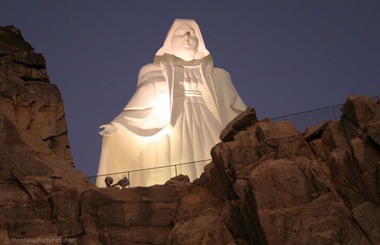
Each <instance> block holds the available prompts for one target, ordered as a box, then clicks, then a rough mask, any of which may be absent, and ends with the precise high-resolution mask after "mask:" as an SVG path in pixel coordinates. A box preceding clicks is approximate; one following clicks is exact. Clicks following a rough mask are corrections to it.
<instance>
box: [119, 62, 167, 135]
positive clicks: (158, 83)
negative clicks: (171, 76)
mask: <svg viewBox="0 0 380 245" xmlns="http://www.w3.org/2000/svg"><path fill="white" fill-rule="evenodd" d="M169 111H170V104H169V88H168V83H167V80H166V77H165V75H164V70H163V68H162V66H161V65H160V64H149V65H146V66H144V67H142V68H141V70H140V72H139V77H138V82H137V89H136V92H135V94H134V95H133V96H132V98H131V100H130V101H129V102H128V104H127V105H126V106H125V107H124V109H123V111H122V112H121V113H120V114H119V115H118V116H117V117H116V118H115V119H114V120H113V121H112V122H113V123H119V124H122V125H123V126H125V127H126V128H128V129H129V130H130V131H132V132H134V133H136V134H139V135H152V134H154V133H156V132H158V131H159V130H161V129H162V128H163V127H165V126H166V125H167V124H168V123H169V121H170V115H169Z"/></svg>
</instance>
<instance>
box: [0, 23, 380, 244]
mask: <svg viewBox="0 0 380 245" xmlns="http://www.w3.org/2000/svg"><path fill="white" fill-rule="evenodd" d="M0 65H1V66H0V106H1V107H0V132H1V133H0V146H1V147H0V156H1V157H0V170H1V171H0V188H1V194H2V195H0V206H1V209H0V244H13V243H19V244H30V243H33V244H50V243H53V244H54V243H56V244H378V243H380V235H379V234H380V200H379V199H380V182H379V181H380V170H379V169H380V166H379V164H380V144H379V143H380V126H379V125H380V104H379V102H378V101H374V100H372V99H371V98H369V97H367V96H361V97H359V96H350V97H349V98H348V99H347V101H346V103H345V105H344V106H343V107H342V109H341V110H342V113H343V115H342V117H341V118H340V120H336V121H330V122H326V123H323V124H321V125H316V126H311V127H309V128H308V129H307V130H306V132H304V133H303V134H301V133H299V132H298V131H297V130H296V128H295V127H294V126H293V125H292V124H291V123H290V122H286V121H285V122H271V121H270V120H268V119H263V120H260V121H258V120H257V118H256V114H255V110H254V109H252V108H248V109H247V111H246V112H244V113H242V114H241V115H239V116H238V117H237V118H236V119H235V120H233V121H232V122H231V123H230V124H229V125H228V126H227V127H226V129H225V130H224V131H223V132H222V133H221V139H222V142H221V143H219V144H217V145H216V146H215V147H214V148H213V149H212V151H211V153H212V161H211V162H210V163H209V164H208V165H207V166H206V167H205V171H204V173H203V174H202V175H201V177H200V178H199V179H197V180H195V181H194V182H193V183H190V182H189V178H188V177H187V176H182V175H180V176H177V177H175V178H173V179H171V180H168V182H167V183H166V184H165V185H156V186H151V187H136V188H124V189H119V188H97V187H96V186H94V185H92V184H90V183H88V180H87V178H86V176H84V175H83V174H82V173H80V172H79V171H77V170H76V169H75V168H73V159H72V157H71V153H70V147H69V144H68V139H67V126H66V123H65V117H64V110H63V103H62V100H61V97H60V95H59V91H58V89H57V87H56V86H55V85H53V84H51V83H50V82H49V78H48V75H47V73H46V69H45V60H44V59H43V56H42V55H41V54H36V53H34V51H33V48H32V47H31V46H30V45H29V44H28V43H26V42H25V41H24V40H23V38H22V36H21V34H20V32H19V31H18V30H17V29H15V28H14V27H11V26H8V27H4V28H3V27H2V28H0Z"/></svg>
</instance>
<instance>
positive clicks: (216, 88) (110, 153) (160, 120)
mask: <svg viewBox="0 0 380 245" xmlns="http://www.w3.org/2000/svg"><path fill="white" fill-rule="evenodd" d="M245 109H246V105H245V104H244V102H243V101H242V99H241V98H240V96H239V95H238V93H237V92H236V90H235V87H234V86H233V84H232V82H231V77H230V75H229V73H228V72H226V71H225V70H223V69H220V68H214V66H213V60H212V58H211V55H210V53H209V51H208V50H207V49H206V46H205V43H204V41H203V38H202V34H201V31H200V29H199V27H198V25H197V23H196V22H195V21H194V20H188V19H176V20H175V21H174V23H173V25H172V27H171V28H170V30H169V33H168V35H167V37H166V40H165V42H164V45H163V47H162V48H161V49H160V50H158V52H157V53H156V56H155V59H154V62H153V64H148V65H145V66H144V67H142V68H141V70H140V72H139V75H138V81H137V89H136V92H135V94H134V95H133V97H132V98H131V99H130V101H129V102H128V104H127V105H126V106H125V108H124V109H123V111H122V112H121V113H120V114H119V115H118V116H117V117H116V118H115V119H113V120H112V121H111V122H110V123H108V124H106V125H102V126H101V128H102V129H103V130H102V131H101V132H100V134H101V135H102V136H103V142H102V151H101V156H100V163H99V170H98V178H97V181H96V184H97V185H98V186H105V183H104V179H105V177H106V176H110V177H112V178H113V179H114V180H115V181H118V180H119V179H121V178H123V177H128V179H129V181H130V184H131V186H149V185H153V184H163V183H165V182H166V181H167V180H169V179H170V178H171V177H174V176H175V175H179V174H183V175H187V176H189V178H190V180H194V179H195V178H197V177H199V176H200V174H201V173H202V172H203V167H204V165H205V164H206V163H208V162H209V161H210V160H209V159H210V151H211V148H212V147H213V146H215V144H217V143H218V142H219V135H220V132H221V131H222V129H223V128H224V127H225V126H226V125H227V124H228V123H229V122H230V121H231V120H232V119H233V118H235V117H236V116H237V115H238V114H240V113H241V112H242V111H244V110H245Z"/></svg>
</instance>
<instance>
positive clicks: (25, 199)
mask: <svg viewBox="0 0 380 245" xmlns="http://www.w3.org/2000/svg"><path fill="white" fill-rule="evenodd" d="M94 187H95V186H93V185H91V184H88V179H87V177H86V176H85V175H84V174H82V173H80V172H79V171H78V170H75V169H74V168H73V158H72V155H71V151H70V147H69V142H68V138H67V126H66V120H65V113H64V108H63V103H62V99H61V96H60V93H59V90H58V88H57V87H56V86H55V85H53V84H51V83H50V82H49V77H48V75H47V73H46V69H45V59H44V58H43V56H42V55H41V54H36V53H34V51H33V48H32V47H31V46H30V45H29V44H28V43H27V42H25V41H24V39H23V38H22V36H21V33H20V31H19V30H17V29H16V28H14V27H12V26H7V27H0V189H1V195H0V207H1V208H0V244H6V243H19V244H27V243H31V242H33V243H34V242H35V243H36V244H44V243H49V242H54V241H58V240H59V239H63V238H65V239H66V238H70V237H75V236H78V235H79V234H82V233H83V227H82V225H81V222H80V219H79V217H80V197H81V193H82V192H83V191H84V190H87V189H91V188H94ZM33 239H35V240H33Z"/></svg>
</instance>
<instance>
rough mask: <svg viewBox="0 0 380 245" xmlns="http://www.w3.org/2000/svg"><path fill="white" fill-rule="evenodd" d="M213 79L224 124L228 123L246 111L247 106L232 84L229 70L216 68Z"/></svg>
mask: <svg viewBox="0 0 380 245" xmlns="http://www.w3.org/2000/svg"><path fill="white" fill-rule="evenodd" d="M212 79H213V82H214V87H215V92H216V94H217V97H218V98H217V99H218V105H219V113H220V115H221V119H222V121H223V124H227V123H228V122H229V121H231V120H232V119H233V118H235V117H236V116H237V115H239V114H240V113H241V112H243V111H245V110H246V108H247V106H246V105H245V103H244V102H243V100H242V99H241V97H240V96H239V94H238V92H237V91H236V89H235V87H234V85H233V84H232V81H231V76H230V74H229V73H228V72H227V71H225V70H223V69H220V68H214V69H213V72H212Z"/></svg>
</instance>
